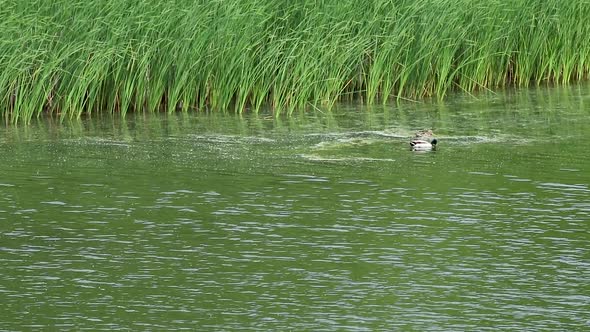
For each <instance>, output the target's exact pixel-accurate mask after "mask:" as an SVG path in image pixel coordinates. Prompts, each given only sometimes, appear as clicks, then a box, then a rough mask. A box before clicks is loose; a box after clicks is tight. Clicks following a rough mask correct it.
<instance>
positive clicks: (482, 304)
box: [0, 85, 590, 331]
mask: <svg viewBox="0 0 590 332" xmlns="http://www.w3.org/2000/svg"><path fill="white" fill-rule="evenodd" d="M424 128H433V129H434V131H435V134H436V137H437V138H438V140H439V148H438V150H437V151H435V152H427V153H415V152H411V151H410V150H409V145H408V142H409V138H410V137H411V136H412V134H413V132H414V131H416V130H418V129H424ZM589 133H590V86H588V85H581V86H572V87H566V88H543V89H531V90H519V91H505V92H500V93H498V94H492V93H487V94H483V95H478V96H474V97H450V98H449V99H448V100H447V101H445V102H444V103H438V102H424V103H405V104H403V105H390V106H387V107H371V108H367V107H360V106H358V105H341V106H339V107H338V108H337V109H335V110H334V111H333V112H331V113H330V112H320V111H315V112H313V111H310V112H308V113H306V114H294V115H293V116H292V117H281V118H274V117H273V116H268V115H244V116H236V115H231V114H219V113H218V114H192V115H191V114H175V115H171V116H165V115H162V116H157V115H131V116H128V117H127V119H126V120H122V119H120V118H117V117H109V116H98V117H96V118H93V119H84V120H80V121H67V120H65V121H64V122H62V123H60V122H59V121H57V120H51V119H40V120H38V121H34V123H33V124H32V125H31V126H28V127H26V126H18V127H4V128H2V129H1V131H0V151H1V153H0V264H1V265H0V266H1V270H0V299H1V301H0V322H1V323H0V330H1V331H23V330H45V331H50V330H64V331H67V330H75V331H83V330H89V331H101V330H134V331H135V330H140V331H141V330H153V331H164V330H191V331H192V330H195V331H242V330H243V331H253V330H258V331H502V330H503V331H523V330H527V331H582V330H589V329H590V235H589V234H590V186H589V184H590V151H589V145H590V144H589V143H590V134H589Z"/></svg>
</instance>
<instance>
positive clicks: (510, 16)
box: [0, 0, 590, 122]
mask: <svg viewBox="0 0 590 332" xmlns="http://www.w3.org/2000/svg"><path fill="white" fill-rule="evenodd" d="M587 17H590V2H588V1H586V0H572V1H560V0H544V1H541V0H515V1H503V0H418V1H416V0H372V1H368V2H363V1H354V0H338V1H336V0H323V1H317V0H301V1H297V2H293V1H287V0H271V1H268V2H261V1H254V0H212V1H210V0H208V1H205V0H198V1H194V0H176V1H156V0H133V1H128V0H125V1H123V0H96V1H91V2H87V1H84V2H83V1H77V2H76V1H70V0H68V1H66V0H52V1H46V0H6V1H5V3H4V4H3V6H2V7H0V18H2V19H1V20H0V33H1V37H0V69H1V71H0V112H2V114H3V115H4V118H5V120H6V121H8V122H29V121H30V120H31V119H32V118H34V117H39V116H40V115H42V114H46V113H48V114H59V115H61V116H62V117H63V118H77V117H80V116H82V115H87V116H92V115H93V114H96V113H100V112H106V113H118V114H121V115H125V114H126V113H127V112H129V111H135V112H159V111H167V112H174V111H177V110H180V111H183V112H186V111H189V110H212V111H222V112H226V111H231V112H244V111H252V112H258V111H260V110H262V109H267V108H270V109H271V110H273V111H274V112H275V113H276V114H281V113H284V112H287V113H288V112H293V111H294V110H296V109H305V108H315V107H324V108H328V109H329V108H330V107H331V106H332V105H334V103H336V102H338V101H342V100H352V99H361V100H362V101H364V102H366V103H377V102H380V103H386V102H389V101H391V100H403V99H417V98H421V97H424V96H437V97H439V98H444V96H445V95H446V94H447V93H449V92H451V91H465V92H473V91H476V90H479V89H489V88H494V87H502V86H506V85H514V86H520V87H525V86H528V85H530V84H537V85H538V84H543V83H552V84H567V83H568V82H571V81H573V80H583V79H587V77H588V72H589V66H590V65H589V59H590V47H589V46H588V45H590V43H589V42H590V25H588V24H586V21H585V20H586V18H587Z"/></svg>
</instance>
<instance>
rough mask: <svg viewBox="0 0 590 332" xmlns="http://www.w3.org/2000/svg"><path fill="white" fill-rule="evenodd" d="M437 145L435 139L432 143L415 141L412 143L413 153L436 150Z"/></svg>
mask: <svg viewBox="0 0 590 332" xmlns="http://www.w3.org/2000/svg"><path fill="white" fill-rule="evenodd" d="M436 143H438V141H437V140H436V138H433V139H432V141H430V142H429V141H425V140H421V139H414V140H412V141H411V142H410V148H411V149H412V151H430V150H436Z"/></svg>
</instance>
